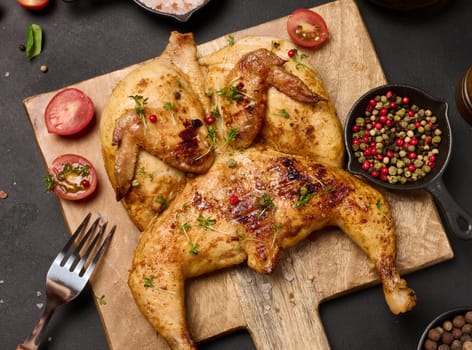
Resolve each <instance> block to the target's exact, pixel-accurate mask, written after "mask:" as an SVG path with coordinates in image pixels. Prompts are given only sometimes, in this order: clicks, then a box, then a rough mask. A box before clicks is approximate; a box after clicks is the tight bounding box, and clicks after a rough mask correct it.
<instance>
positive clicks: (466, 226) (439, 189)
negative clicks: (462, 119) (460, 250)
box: [344, 84, 472, 239]
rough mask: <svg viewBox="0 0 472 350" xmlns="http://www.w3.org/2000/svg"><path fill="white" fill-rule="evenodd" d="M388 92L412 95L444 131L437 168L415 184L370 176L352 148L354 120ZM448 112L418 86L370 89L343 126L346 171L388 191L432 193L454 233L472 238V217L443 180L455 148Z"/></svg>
mask: <svg viewBox="0 0 472 350" xmlns="http://www.w3.org/2000/svg"><path fill="white" fill-rule="evenodd" d="M387 91H392V92H395V93H397V94H398V95H399V96H409V97H410V100H411V103H414V104H416V105H417V106H419V107H421V108H429V109H431V111H433V114H434V115H435V116H436V117H437V118H438V124H439V128H440V129H441V130H442V134H441V138H442V141H441V143H440V145H439V155H438V159H437V160H436V166H435V167H434V168H433V169H432V171H431V172H430V173H429V174H427V175H426V176H425V177H424V178H422V179H420V180H418V181H415V182H409V183H405V184H390V183H388V182H383V181H381V180H380V179H376V178H374V177H372V176H370V175H369V174H368V173H367V172H365V171H364V170H363V169H362V167H361V164H360V163H359V162H358V160H357V159H356V157H355V156H354V151H353V149H352V147H351V145H352V126H353V125H354V123H355V119H356V118H357V117H359V116H364V111H365V108H366V106H367V105H368V102H369V100H370V99H372V98H375V96H377V95H385V93H386V92H387ZM447 111H448V105H447V103H446V102H444V101H442V100H439V99H437V98H435V97H433V96H431V95H429V94H428V93H426V92H425V91H423V90H420V89H418V88H416V87H412V86H408V85H403V84H387V85H382V86H379V87H376V88H373V89H372V90H369V91H368V92H366V93H365V94H364V95H362V96H361V97H360V98H359V99H358V100H357V101H356V103H355V104H354V105H353V107H352V108H351V110H350V112H349V114H348V116H347V118H346V122H345V124H344V141H345V145H346V150H347V155H348V164H347V168H348V170H349V171H350V172H351V173H354V174H357V175H360V176H362V177H364V178H366V179H367V180H369V181H371V182H372V183H374V184H376V185H378V186H381V187H384V188H387V189H389V190H402V191H404V190H419V189H425V190H427V191H429V192H430V193H431V194H432V195H433V196H434V198H435V199H436V201H437V202H438V204H439V205H440V207H441V208H442V210H443V213H444V215H445V216H446V218H447V221H448V222H449V224H450V227H451V229H452V231H453V232H454V233H455V234H456V235H457V236H458V237H460V238H463V239H472V217H471V216H470V215H469V214H468V213H467V212H466V211H464V210H463V209H462V208H460V207H459V206H458V204H457V203H456V202H455V201H454V199H453V198H452V197H451V195H450V194H449V192H448V191H447V189H446V187H445V185H444V182H443V180H442V175H443V173H444V170H445V169H446V166H447V163H448V162H449V158H450V156H451V149H452V135H451V127H450V123H449V118H448V115H447Z"/></svg>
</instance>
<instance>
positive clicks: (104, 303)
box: [97, 295, 107, 305]
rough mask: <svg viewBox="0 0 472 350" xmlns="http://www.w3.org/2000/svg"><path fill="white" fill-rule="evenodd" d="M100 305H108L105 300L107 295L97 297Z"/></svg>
mask: <svg viewBox="0 0 472 350" xmlns="http://www.w3.org/2000/svg"><path fill="white" fill-rule="evenodd" d="M97 302H98V305H106V304H107V301H106V300H105V295H102V296H99V297H97Z"/></svg>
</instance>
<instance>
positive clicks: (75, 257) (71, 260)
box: [63, 218, 100, 270]
mask: <svg viewBox="0 0 472 350" xmlns="http://www.w3.org/2000/svg"><path fill="white" fill-rule="evenodd" d="M99 221H100V218H97V219H96V220H95V221H94V222H93V224H92V225H91V226H90V228H89V229H88V231H87V232H86V233H85V235H84V236H83V237H82V238H81V239H80V241H79V243H78V244H77V246H76V247H75V249H74V248H73V250H72V252H71V253H70V255H69V256H67V255H66V256H65V257H64V259H66V258H68V259H67V261H66V262H65V264H64V265H63V266H64V267H65V268H67V269H71V270H72V268H73V267H74V266H75V265H76V264H77V262H78V261H79V259H80V255H79V253H80V251H81V249H82V248H83V246H84V245H85V243H87V240H88V239H89V237H90V236H91V235H92V234H93V232H94V231H95V229H96V228H97V225H98V222H99Z"/></svg>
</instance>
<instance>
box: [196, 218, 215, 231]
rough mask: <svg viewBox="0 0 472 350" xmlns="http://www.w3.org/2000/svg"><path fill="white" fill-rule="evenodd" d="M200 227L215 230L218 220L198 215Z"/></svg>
mask: <svg viewBox="0 0 472 350" xmlns="http://www.w3.org/2000/svg"><path fill="white" fill-rule="evenodd" d="M197 222H198V226H200V227H203V228H204V229H206V230H209V229H213V225H214V224H216V220H215V219H212V218H211V217H207V218H205V217H203V216H202V215H198V217H197Z"/></svg>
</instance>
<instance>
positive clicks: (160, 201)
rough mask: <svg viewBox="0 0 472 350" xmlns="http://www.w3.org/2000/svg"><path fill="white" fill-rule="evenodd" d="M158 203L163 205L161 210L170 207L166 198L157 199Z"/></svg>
mask: <svg viewBox="0 0 472 350" xmlns="http://www.w3.org/2000/svg"><path fill="white" fill-rule="evenodd" d="M156 202H157V203H159V204H160V205H161V210H164V209H167V208H168V207H169V202H168V201H167V199H165V198H164V196H159V197H157V198H156Z"/></svg>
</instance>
